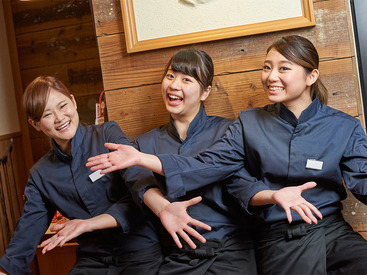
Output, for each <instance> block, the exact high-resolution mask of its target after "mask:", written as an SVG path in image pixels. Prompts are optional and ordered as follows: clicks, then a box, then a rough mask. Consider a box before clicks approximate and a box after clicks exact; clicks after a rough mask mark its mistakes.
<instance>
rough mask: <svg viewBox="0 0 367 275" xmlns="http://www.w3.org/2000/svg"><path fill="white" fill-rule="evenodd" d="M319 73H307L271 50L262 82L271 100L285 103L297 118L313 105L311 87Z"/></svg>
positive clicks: (267, 57)
mask: <svg viewBox="0 0 367 275" xmlns="http://www.w3.org/2000/svg"><path fill="white" fill-rule="evenodd" d="M317 78H318V71H317V70H314V71H312V72H311V73H306V70H305V69H304V68H303V67H302V66H300V65H298V64H295V63H293V62H291V61H289V60H288V59H286V58H285V57H284V56H283V55H281V54H280V53H279V52H278V51H276V50H275V49H271V50H270V51H269V52H268V54H267V56H266V60H265V62H264V66H263V71H262V74H261V82H262V84H263V88H264V91H265V93H266V94H267V96H268V98H269V100H270V101H271V102H273V103H279V102H280V103H283V104H284V105H285V106H286V107H287V108H288V109H289V110H291V111H292V112H293V113H294V114H295V115H296V116H297V117H298V115H299V114H300V113H301V112H302V111H303V110H304V109H305V108H307V106H308V105H309V104H311V102H312V99H311V85H312V84H313V83H314V82H315V81H316V80H317Z"/></svg>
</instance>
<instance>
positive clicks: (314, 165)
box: [306, 159, 324, 170]
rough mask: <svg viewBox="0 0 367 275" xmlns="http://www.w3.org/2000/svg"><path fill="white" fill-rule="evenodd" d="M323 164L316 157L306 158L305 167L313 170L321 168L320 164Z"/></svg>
mask: <svg viewBox="0 0 367 275" xmlns="http://www.w3.org/2000/svg"><path fill="white" fill-rule="evenodd" d="M323 164H324V162H323V161H321V160H316V159H308V160H307V163H306V168H307V169H313V170H322V165H323Z"/></svg>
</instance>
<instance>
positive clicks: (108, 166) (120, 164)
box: [86, 143, 139, 174]
mask: <svg viewBox="0 0 367 275" xmlns="http://www.w3.org/2000/svg"><path fill="white" fill-rule="evenodd" d="M105 147H106V148H107V149H109V150H115V151H113V152H110V153H106V154H101V155H98V156H94V157H91V158H89V159H88V162H87V164H86V166H87V167H90V170H92V171H96V170H99V169H103V170H102V171H101V174H106V173H109V172H112V171H116V170H121V169H124V168H127V167H130V166H134V165H137V164H138V162H139V151H137V150H136V149H135V148H134V147H132V146H129V145H122V144H115V143H105Z"/></svg>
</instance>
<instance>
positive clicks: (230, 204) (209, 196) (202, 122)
mask: <svg viewBox="0 0 367 275" xmlns="http://www.w3.org/2000/svg"><path fill="white" fill-rule="evenodd" d="M232 122H233V120H231V119H226V118H222V117H217V116H207V114H206V113H205V110H204V108H201V109H200V111H199V113H198V114H197V115H196V117H195V118H194V120H193V121H192V122H191V123H190V127H189V129H188V131H187V137H186V139H185V140H182V139H181V138H180V136H179V134H178V132H177V130H176V127H175V124H174V121H173V119H172V118H171V120H170V122H169V123H168V124H166V125H163V126H161V127H158V128H156V129H154V130H152V131H150V132H148V133H145V134H143V135H141V136H139V137H138V138H137V139H136V140H135V141H134V144H135V147H136V148H137V149H138V150H139V151H141V152H144V153H149V154H177V155H182V156H196V155H197V154H198V153H199V152H201V151H202V150H204V149H205V148H207V147H209V146H210V145H211V144H213V143H214V142H215V141H216V140H218V139H219V138H220V137H221V136H222V135H223V134H224V133H225V131H226V130H227V128H228V126H229V125H230V124H231V123H232ZM125 181H126V184H127V185H129V186H130V188H131V189H132V194H133V196H134V197H136V199H137V202H138V203H140V204H143V203H142V200H143V195H144V193H145V191H146V190H147V189H149V188H150V187H158V182H157V181H156V178H155V177H154V175H153V173H152V172H151V171H149V170H146V169H143V168H140V167H132V168H128V169H127V171H126V173H125ZM198 181H200V179H191V180H190V183H191V184H193V185H195V184H198V185H199V184H200V182H198ZM227 182H231V179H228V180H225V181H223V182H219V181H218V182H216V183H215V184H213V185H209V186H204V187H202V188H200V189H197V190H194V191H190V190H187V192H186V190H184V191H183V192H182V193H180V194H179V196H174V198H173V197H172V196H168V199H169V200H170V201H177V200H180V201H181V200H188V199H191V198H193V197H196V196H199V195H200V196H202V198H203V200H202V201H201V202H200V203H198V204H196V205H193V206H190V207H189V208H188V209H187V212H188V214H189V215H190V216H191V217H192V218H194V219H198V220H200V221H202V222H204V223H206V224H208V225H210V226H211V227H212V230H211V231H207V230H203V229H201V228H195V229H196V230H197V231H198V232H200V233H201V234H202V235H203V236H204V237H205V238H206V239H214V240H226V239H227V238H228V237H230V236H232V235H233V234H235V233H238V232H241V233H242V234H243V237H244V238H245V232H244V229H245V228H246V227H247V228H248V227H250V225H249V222H248V220H247V218H248V217H246V213H245V212H244V211H243V210H242V209H241V207H240V206H239V205H238V204H237V203H236V202H235V200H234V198H233V197H231V196H230V195H229V194H228V192H227V191H226V183H227ZM163 193H165V192H164V190H163ZM134 194H135V195H134ZM249 238H250V237H249Z"/></svg>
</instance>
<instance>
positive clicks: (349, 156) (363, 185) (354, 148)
mask: <svg viewBox="0 0 367 275" xmlns="http://www.w3.org/2000/svg"><path fill="white" fill-rule="evenodd" d="M340 166H341V170H342V173H343V178H344V182H345V186H346V187H347V189H349V190H350V191H351V192H352V194H353V195H354V196H355V197H356V198H357V199H358V200H360V201H361V202H363V203H364V204H367V137H366V134H365V133H364V131H363V129H362V126H361V125H360V123H359V122H358V121H357V122H356V125H355V129H354V131H353V133H352V134H351V136H350V138H349V141H348V143H347V145H346V148H345V151H344V154H343V156H342V159H341V162H340Z"/></svg>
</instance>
